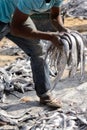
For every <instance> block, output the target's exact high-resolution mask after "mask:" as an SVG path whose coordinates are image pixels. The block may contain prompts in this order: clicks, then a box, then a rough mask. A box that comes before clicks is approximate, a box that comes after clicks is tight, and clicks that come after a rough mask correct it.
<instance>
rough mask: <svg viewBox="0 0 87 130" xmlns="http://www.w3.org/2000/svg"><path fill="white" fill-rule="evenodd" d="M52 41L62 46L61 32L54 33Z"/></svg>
mask: <svg viewBox="0 0 87 130" xmlns="http://www.w3.org/2000/svg"><path fill="white" fill-rule="evenodd" d="M51 42H52V43H53V44H54V45H55V46H57V47H59V48H60V47H61V46H63V44H62V43H61V42H60V34H59V33H55V34H52V39H51Z"/></svg>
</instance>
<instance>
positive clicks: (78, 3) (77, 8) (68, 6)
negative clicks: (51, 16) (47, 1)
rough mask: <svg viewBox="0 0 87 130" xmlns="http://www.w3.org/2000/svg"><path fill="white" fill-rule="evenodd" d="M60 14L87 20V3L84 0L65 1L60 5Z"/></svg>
mask: <svg viewBox="0 0 87 130" xmlns="http://www.w3.org/2000/svg"><path fill="white" fill-rule="evenodd" d="M62 12H63V14H66V15H67V16H71V17H79V18H81V19H87V1H86V0H67V1H64V3H63V5H62Z"/></svg>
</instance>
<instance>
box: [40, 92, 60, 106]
mask: <svg viewBox="0 0 87 130" xmlns="http://www.w3.org/2000/svg"><path fill="white" fill-rule="evenodd" d="M40 103H41V104H44V105H47V106H50V107H54V108H61V107H62V103H61V101H59V100H58V99H57V98H55V96H53V94H52V93H51V92H50V93H46V94H44V95H42V96H41V97H40Z"/></svg>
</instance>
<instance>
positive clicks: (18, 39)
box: [0, 0, 67, 107]
mask: <svg viewBox="0 0 87 130" xmlns="http://www.w3.org/2000/svg"><path fill="white" fill-rule="evenodd" d="M62 2H63V0H0V39H2V38H3V37H4V36H6V37H7V38H9V39H10V40H12V41H13V42H15V43H16V44H17V45H18V46H19V47H20V48H21V49H22V50H23V51H24V52H25V53H26V54H27V55H28V56H29V57H30V60H31V68H32V73H33V81H34V84H35V90H36V94H37V96H38V97H39V99H40V103H42V104H46V105H49V106H51V107H61V101H59V100H58V99H57V97H55V95H53V92H51V91H50V90H51V87H52V86H51V82H50V78H49V69H48V67H47V64H46V61H45V59H44V57H45V51H44V49H43V47H42V45H41V44H40V39H43V40H49V41H51V42H52V43H53V44H54V45H55V46H57V47H58V46H59V44H60V43H59V40H58V34H57V33H56V32H48V30H47V31H40V30H38V29H37V28H36V26H35V24H34V22H33V20H32V19H31V16H32V15H34V14H40V13H43V12H44V13H45V12H46V11H47V10H50V15H51V21H52V24H53V25H54V26H55V28H56V30H58V31H59V33H61V32H65V31H67V29H66V28H64V26H63V23H62V20H61V15H60V13H61V9H60V8H61V4H62ZM39 21H40V20H38V24H39Z"/></svg>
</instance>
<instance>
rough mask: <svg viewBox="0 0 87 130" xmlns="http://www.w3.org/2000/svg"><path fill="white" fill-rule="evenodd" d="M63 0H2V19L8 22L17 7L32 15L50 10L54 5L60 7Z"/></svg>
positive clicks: (0, 15) (0, 12) (0, 11)
mask: <svg viewBox="0 0 87 130" xmlns="http://www.w3.org/2000/svg"><path fill="white" fill-rule="evenodd" d="M62 1H63V0H51V1H50V3H46V2H45V0H0V21H2V22H5V23H8V22H10V21H11V18H12V14H13V13H14V10H15V8H16V7H17V8H18V9H19V10H20V11H21V12H23V13H25V14H28V15H32V14H35V13H41V12H45V11H47V10H49V9H50V8H52V7H59V6H60V5H61V3H62Z"/></svg>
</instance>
